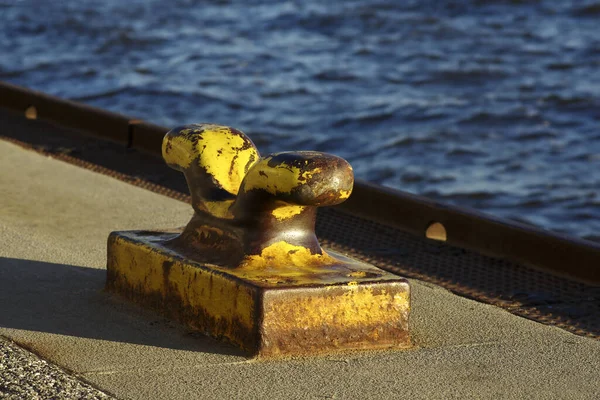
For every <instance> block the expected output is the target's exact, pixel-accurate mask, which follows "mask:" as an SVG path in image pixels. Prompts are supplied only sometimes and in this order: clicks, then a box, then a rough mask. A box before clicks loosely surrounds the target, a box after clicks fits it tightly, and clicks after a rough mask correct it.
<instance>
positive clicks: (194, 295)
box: [106, 231, 410, 357]
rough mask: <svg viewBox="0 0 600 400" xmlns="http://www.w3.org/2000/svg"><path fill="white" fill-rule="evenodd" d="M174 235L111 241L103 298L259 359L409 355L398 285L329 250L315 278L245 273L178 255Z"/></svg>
mask: <svg viewBox="0 0 600 400" xmlns="http://www.w3.org/2000/svg"><path fill="white" fill-rule="evenodd" d="M176 235H177V232H158V231H156V232H155V231H128V232H113V233H111V235H110V236H109V239H108V265H107V269H108V271H107V281H106V289H107V290H108V291H110V292H114V293H118V294H120V295H123V296H125V297H127V298H128V299H130V300H133V301H135V302H136V303H139V304H141V305H143V306H147V307H151V308H153V309H155V310H157V311H159V312H161V313H162V314H164V315H165V316H167V317H169V318H172V319H175V320H177V321H179V322H182V323H184V324H185V325H187V326H189V327H192V328H195V329H198V330H200V331H203V332H205V333H207V334H209V335H210V336H213V337H216V338H219V339H223V338H224V339H226V340H227V341H229V342H231V343H233V344H235V345H237V346H239V347H241V348H242V349H244V350H246V351H248V352H249V353H251V354H252V355H256V356H260V357H271V356H283V355H308V354H321V353H330V352H337V351H342V350H359V349H382V348H405V347H408V346H410V338H409V332H408V318H409V313H410V288H409V284H408V282H407V280H406V279H404V278H401V277H398V276H396V275H393V274H391V273H389V272H386V271H383V270H380V269H378V268H375V267H373V266H371V265H369V264H365V263H361V262H358V261H356V260H351V259H349V258H346V257H344V256H342V255H339V254H336V253H334V252H331V251H328V253H329V254H330V255H331V256H332V257H334V258H336V259H337V260H339V264H333V265H328V266H326V267H324V268H322V269H319V270H318V271H317V272H315V270H314V268H313V269H312V270H310V271H308V270H307V271H302V269H300V270H295V274H293V275H290V274H289V273H287V274H286V273H285V271H286V269H285V268H284V269H283V270H282V271H284V272H283V273H282V274H281V276H278V275H277V271H272V270H271V271H259V272H258V273H257V272H256V271H253V272H252V273H248V271H245V270H244V269H242V268H227V267H221V266H218V265H214V264H207V263H198V262H195V261H193V260H190V259H189V258H186V257H184V256H182V255H181V254H179V253H178V252H177V251H175V250H173V249H170V248H169V240H170V239H172V238H173V237H175V236H176ZM289 270H290V269H289V268H288V269H287V271H289Z"/></svg>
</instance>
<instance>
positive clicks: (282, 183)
mask: <svg viewBox="0 0 600 400" xmlns="http://www.w3.org/2000/svg"><path fill="white" fill-rule="evenodd" d="M272 159H273V156H270V157H267V158H264V159H262V160H260V161H259V162H258V163H256V164H255V165H254V166H253V167H252V168H250V170H249V171H248V174H247V176H246V180H245V182H244V191H246V192H247V191H250V190H254V189H262V190H265V191H266V192H269V193H271V194H273V195H278V194H288V193H291V192H292V190H294V189H295V188H297V187H299V186H301V185H303V184H305V183H306V182H307V181H308V180H310V179H311V178H312V177H313V175H315V174H318V173H320V172H321V168H319V167H316V168H314V169H312V170H302V169H301V168H298V167H295V166H292V165H287V164H279V165H275V166H273V167H271V166H269V165H268V164H269V161H271V160H272Z"/></svg>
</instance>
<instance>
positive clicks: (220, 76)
mask: <svg viewBox="0 0 600 400" xmlns="http://www.w3.org/2000/svg"><path fill="white" fill-rule="evenodd" d="M0 79H1V80H5V81H8V82H11V83H14V84H18V85H23V86H26V87H30V88H33V89H36V90H40V91H43V92H47V93H50V94H53V95H57V96H60V97H64V98H69V99H72V100H75V101H81V102H84V103H88V104H91V105H94V106H97V107H102V108H105V109H109V110H113V111H117V112H120V113H124V114H127V115H132V116H134V117H139V118H143V119H146V120H149V121H151V122H154V123H157V124H161V125H165V126H177V125H182V124H185V123H191V122H214V123H219V124H225V125H231V126H234V127H237V128H239V129H242V130H243V131H244V132H246V133H247V134H248V135H249V136H250V137H251V138H252V139H253V140H254V141H255V143H256V144H257V146H258V147H259V149H260V150H261V152H264V153H267V152H275V151H285V150H318V151H325V152H331V153H334V154H336V155H340V156H342V157H344V158H346V159H347V160H348V161H350V163H351V164H352V165H353V166H354V169H355V172H356V175H357V177H359V178H363V179H367V180H370V181H373V182H376V183H379V184H382V185H386V186H390V187H393V188H397V189H400V190H404V191H408V192H412V193H416V194H420V195H424V196H427V197H430V198H432V199H435V200H439V201H442V202H445V203H451V204H456V205H459V206H462V207H472V208H475V209H478V210H481V211H484V212H487V213H490V214H493V215H496V216H500V217H504V218H510V219H513V220H518V221H521V222H524V223H528V224H534V225H536V226H539V227H542V228H545V229H549V230H553V231H558V232H564V233H567V234H569V235H573V236H577V237H583V238H586V239H590V240H595V241H600V1H597V0H596V1H586V0H573V1H569V0H562V1H557V0H538V1H517V0H512V1H510V0H462V1H450V0H447V1H439V0H407V1H402V2H398V1H393V0H371V1H369V0H350V1H343V2H326V1H317V0H304V1H297V2H292V1H288V2H276V1H266V0H263V1H253V0H250V1H235V0H231V1H187V0H174V1H168V2H167V1H161V0H128V1H122V0H89V1H78V0H62V1H58V2H44V1H34V0H22V1H19V0H0Z"/></svg>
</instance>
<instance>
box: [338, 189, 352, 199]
mask: <svg viewBox="0 0 600 400" xmlns="http://www.w3.org/2000/svg"><path fill="white" fill-rule="evenodd" d="M339 194H340V196H339V198H340V199H347V198H348V197H350V195H351V194H352V189H350V190H340V191H339Z"/></svg>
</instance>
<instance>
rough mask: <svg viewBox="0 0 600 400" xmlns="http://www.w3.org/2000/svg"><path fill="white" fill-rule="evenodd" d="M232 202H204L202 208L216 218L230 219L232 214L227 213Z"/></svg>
mask: <svg viewBox="0 0 600 400" xmlns="http://www.w3.org/2000/svg"><path fill="white" fill-rule="evenodd" d="M233 202H234V200H223V201H204V202H203V203H202V204H204V207H205V208H206V211H208V212H209V213H210V214H212V215H214V216H215V217H217V218H225V219H231V218H233V214H231V212H230V211H229V208H230V207H231V205H232V204H233Z"/></svg>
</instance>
